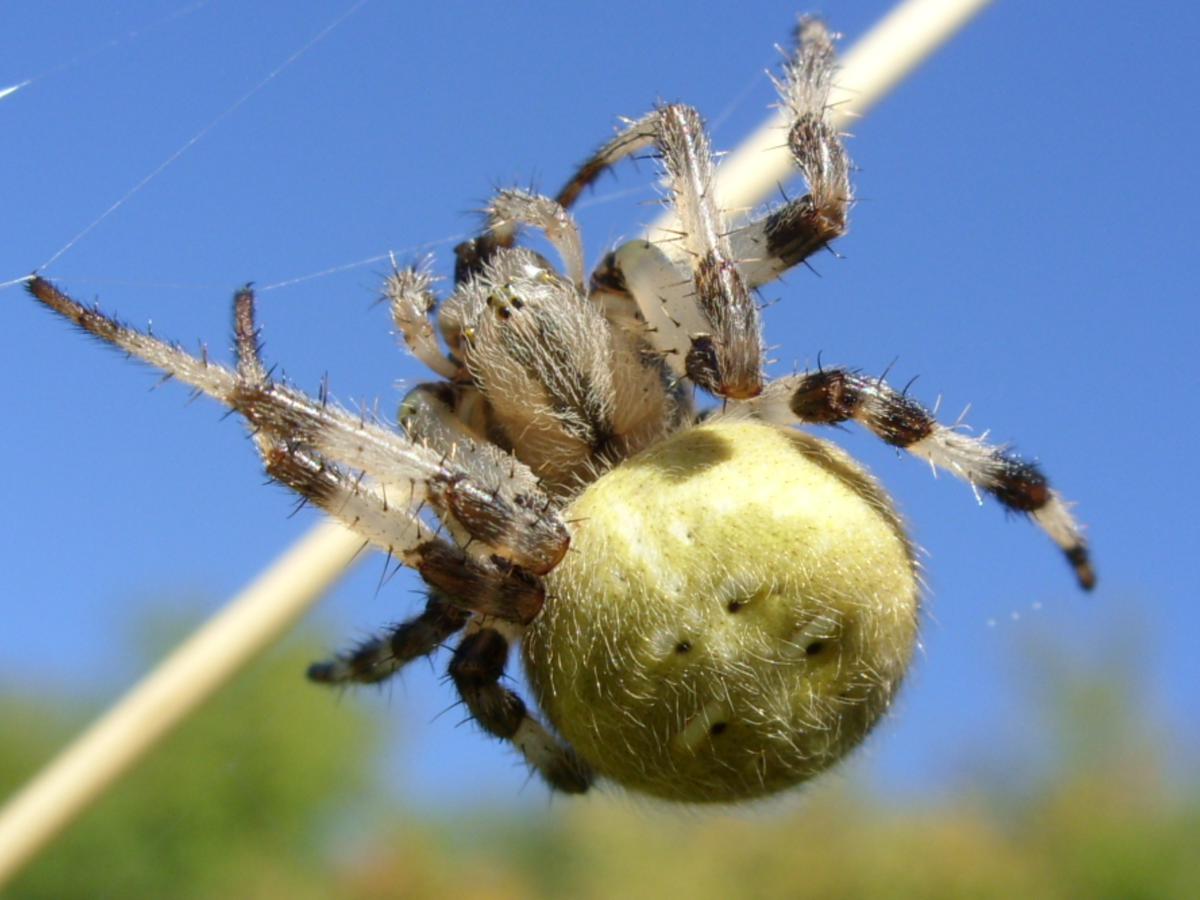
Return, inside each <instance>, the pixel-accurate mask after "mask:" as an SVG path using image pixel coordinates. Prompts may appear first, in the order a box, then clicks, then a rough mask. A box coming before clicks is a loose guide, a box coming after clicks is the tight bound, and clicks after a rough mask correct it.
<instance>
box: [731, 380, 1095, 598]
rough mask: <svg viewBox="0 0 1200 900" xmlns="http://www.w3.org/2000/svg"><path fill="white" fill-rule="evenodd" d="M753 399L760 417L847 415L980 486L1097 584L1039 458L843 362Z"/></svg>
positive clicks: (1086, 584) (1087, 584)
mask: <svg viewBox="0 0 1200 900" xmlns="http://www.w3.org/2000/svg"><path fill="white" fill-rule="evenodd" d="M753 406H754V408H755V409H756V410H757V412H758V413H759V414H760V415H761V416H762V417H763V418H765V419H768V420H771V421H775V422H779V423H788V424H790V423H794V422H800V423H807V424H818V425H833V424H836V423H838V422H845V421H847V420H849V419H853V420H854V421H856V422H858V423H860V424H861V425H863V426H865V427H866V428H868V429H870V430H871V431H872V432H873V433H874V434H875V435H876V436H877V437H879V438H880V439H882V440H883V441H885V442H887V443H889V444H891V445H892V446H894V447H899V448H901V449H903V450H906V451H907V452H909V453H911V454H913V455H914V456H918V457H921V458H922V459H925V460H928V461H929V462H930V464H932V465H934V466H936V467H938V468H941V469H945V470H946V471H948V472H950V473H952V474H954V475H956V476H958V477H959V478H961V479H963V480H964V481H966V482H967V483H969V484H970V485H971V486H972V487H979V488H982V489H983V490H984V491H986V492H987V493H989V494H991V495H992V496H993V497H995V498H996V499H997V500H998V501H999V502H1000V503H1001V504H1002V505H1003V506H1005V507H1006V508H1007V509H1010V510H1013V511H1015V512H1019V513H1025V514H1027V515H1028V516H1029V517H1030V518H1031V519H1033V521H1034V522H1035V523H1036V524H1037V525H1038V526H1039V527H1040V528H1041V529H1042V530H1043V531H1045V532H1046V534H1048V535H1049V536H1050V538H1051V540H1053V541H1054V543H1055V544H1057V545H1058V546H1059V548H1060V549H1061V550H1062V551H1063V553H1064V554H1065V555H1066V557H1067V561H1068V562H1069V563H1070V565H1071V567H1072V568H1073V569H1074V571H1075V577H1076V579H1077V580H1078V582H1079V585H1080V587H1082V588H1084V589H1085V590H1091V589H1092V588H1093V587H1094V586H1095V584H1096V573H1095V571H1094V569H1093V568H1092V563H1091V558H1090V555H1089V553H1088V547H1087V543H1086V541H1085V540H1084V538H1083V533H1082V530H1081V528H1080V526H1079V524H1078V523H1077V522H1076V521H1075V519H1074V517H1073V516H1072V515H1071V512H1070V505H1069V504H1068V503H1066V502H1065V501H1064V500H1063V498H1062V496H1061V495H1060V494H1059V493H1058V492H1057V491H1055V490H1053V489H1052V488H1051V487H1050V483H1049V481H1047V479H1046V476H1045V475H1043V474H1042V471H1041V469H1040V468H1038V466H1037V465H1035V464H1034V463H1032V462H1029V461H1028V460H1024V459H1021V458H1020V457H1019V456H1017V455H1016V454H1014V453H1012V452H1011V451H1009V450H1007V449H1005V448H1004V447H999V446H996V445H993V444H989V443H987V442H986V441H983V440H981V439H979V438H975V437H971V436H970V435H966V434H963V433H962V432H961V431H959V430H957V429H956V428H954V427H947V426H945V425H942V424H941V423H939V422H938V421H937V420H936V419H935V418H934V417H933V414H932V413H930V412H929V411H928V410H926V409H925V408H924V407H923V406H921V405H920V404H919V403H917V402H916V401H915V400H912V399H911V398H909V397H907V396H905V395H904V394H903V393H899V392H897V391H896V390H895V389H893V388H892V387H890V386H888V385H887V384H886V383H885V382H884V381H883V380H882V379H875V378H863V377H862V376H860V375H857V374H855V373H853V372H850V371H848V370H846V369H824V370H821V371H818V372H810V373H807V374H804V375H793V376H791V377H790V378H782V379H780V380H778V381H776V382H774V383H772V384H771V385H770V386H769V387H768V389H767V390H766V391H765V392H764V393H763V395H762V396H761V397H759V398H757V399H756V400H755V401H754V404H753Z"/></svg>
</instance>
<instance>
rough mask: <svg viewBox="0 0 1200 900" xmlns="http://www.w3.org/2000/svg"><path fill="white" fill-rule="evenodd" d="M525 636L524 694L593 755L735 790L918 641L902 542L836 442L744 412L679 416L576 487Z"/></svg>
mask: <svg viewBox="0 0 1200 900" xmlns="http://www.w3.org/2000/svg"><path fill="white" fill-rule="evenodd" d="M568 519H569V520H571V521H573V522H574V526H573V532H574V533H573V536H572V546H571V551H570V552H569V553H568V554H567V556H566V557H565V558H564V560H563V561H562V563H561V564H560V565H559V566H558V568H556V569H555V570H554V571H553V572H552V573H551V574H550V575H549V576H548V578H547V600H546V605H545V607H544V609H543V611H542V613H541V614H540V615H539V616H538V617H537V619H535V621H534V622H533V623H532V625H531V626H530V628H529V631H528V632H527V634H526V637H525V640H524V647H525V658H526V668H527V670H528V673H529V678H530V681H531V683H532V685H533V688H534V690H535V692H536V693H537V695H538V700H539V703H540V705H541V706H542V708H543V709H544V710H545V712H546V714H547V715H548V716H549V717H550V719H551V720H552V722H553V723H554V725H555V727H556V728H557V729H558V730H559V731H560V732H561V733H562V736H563V737H564V738H565V739H566V740H567V741H569V742H570V743H571V744H572V745H573V746H574V748H575V750H576V751H577V753H578V754H579V756H580V757H581V758H582V759H584V760H586V761H587V762H588V763H589V764H590V765H591V766H592V767H594V768H595V769H596V771H597V772H599V773H600V774H602V775H604V776H606V777H608V778H609V779H611V780H613V781H615V782H618V783H620V784H623V785H625V786H627V787H629V788H632V789H635V790H639V791H643V792H646V793H649V794H653V795H656V796H659V797H664V798H668V799H672V800H679V801H688V802H706V801H707V802H730V801H737V800H743V799H749V798H753V797H758V796H763V795H767V794H771V793H774V792H776V791H779V790H782V789H784V788H787V787H790V786H792V785H794V784H797V783H799V782H801V781H804V780H806V779H808V778H810V777H812V776H814V775H816V774H817V773H819V772H821V771H823V770H824V769H827V768H828V767H829V766H831V765H833V764H834V763H836V762H837V761H838V760H840V759H841V758H842V757H844V756H845V755H846V754H847V753H848V752H849V751H850V750H851V749H852V748H853V747H854V746H856V745H857V744H858V743H859V742H860V741H861V740H862V738H863V737H864V736H865V735H866V734H867V732H868V731H869V730H870V729H871V727H872V726H873V725H874V724H875V722H876V721H877V720H878V719H879V717H880V716H881V715H882V714H883V713H884V712H885V711H886V709H887V708H888V706H889V704H890V702H891V699H892V697H893V695H894V693H895V691H896V688H897V687H898V685H899V683H900V681H901V679H902V678H903V675H904V672H905V670H906V669H907V667H908V663H909V660H910V658H911V655H912V650H913V647H914V645H915V642H916V634H917V618H918V615H917V614H918V603H919V592H918V583H917V581H918V580H917V575H916V570H915V564H914V562H913V555H912V547H911V545H910V543H909V541H908V538H907V537H906V535H905V533H904V530H903V527H902V525H901V523H900V521H899V518H898V516H897V515H896V513H895V512H894V511H893V509H892V506H891V504H890V501H889V500H888V498H887V497H886V495H885V494H884V493H883V491H882V490H881V489H880V488H879V487H878V485H877V484H876V483H875V481H874V480H873V479H872V478H871V477H870V476H868V475H867V474H866V473H865V472H864V471H863V470H862V469H861V468H859V467H858V466H857V465H856V464H855V463H853V462H852V461H851V460H850V459H849V458H848V457H847V456H846V455H845V454H844V453H842V452H841V451H839V450H837V449H836V448H834V447H832V446H830V445H829V444H826V443H824V442H821V441H818V440H816V439H815V438H812V437H810V436H808V435H805V434H801V433H798V432H794V431H785V430H783V429H779V428H775V427H772V426H768V425H763V424H758V423H753V422H737V423H729V422H726V423H717V424H712V425H707V426H702V427H698V428H694V429H691V430H689V431H686V432H683V433H681V434H679V435H677V436H676V437H674V438H671V439H670V440H667V441H665V442H663V443H662V444H659V445H657V446H655V447H653V448H652V449H650V450H649V451H647V452H645V453H643V454H641V455H640V456H637V457H635V458H633V459H631V460H629V461H627V462H625V463H624V464H622V465H621V466H619V467H618V468H616V469H614V470H613V471H612V472H609V473H608V474H606V475H605V476H603V477H602V478H601V479H599V480H598V481H597V482H595V483H594V484H592V485H591V486H590V487H589V488H588V489H587V490H586V491H584V492H583V494H581V495H580V497H579V498H578V499H577V500H576V501H575V503H574V504H573V505H572V507H571V509H570V510H569V513H568Z"/></svg>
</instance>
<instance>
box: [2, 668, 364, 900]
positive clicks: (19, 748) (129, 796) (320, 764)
mask: <svg viewBox="0 0 1200 900" xmlns="http://www.w3.org/2000/svg"><path fill="white" fill-rule="evenodd" d="M317 655H318V654H317V653H316V652H314V650H313V649H312V648H311V647H308V648H297V647H295V646H291V647H290V648H288V649H285V650H283V651H281V652H275V653H272V654H271V655H270V656H269V658H267V659H266V660H264V661H262V662H260V663H259V664H257V665H256V666H254V667H253V668H252V669H251V670H250V671H249V672H247V673H246V674H245V675H243V676H242V677H241V678H240V679H238V680H237V682H236V683H235V684H234V685H233V686H231V687H230V688H229V689H227V690H225V691H224V692H223V693H222V694H221V695H219V696H218V697H217V698H216V699H215V700H214V701H212V702H211V703H210V704H209V705H208V706H207V707H205V708H204V709H203V710H202V711H201V712H200V713H198V714H197V715H196V716H194V717H193V718H192V719H191V720H190V721H189V722H188V723H187V724H186V725H185V726H184V727H183V728H181V729H180V730H179V732H177V733H176V734H174V735H173V736H172V737H171V738H170V739H169V740H168V741H167V742H166V743H165V744H164V745H163V746H161V747H159V748H158V749H157V750H156V751H155V752H154V754H153V755H152V756H151V757H150V758H149V759H148V760H147V761H145V762H144V763H143V764H142V765H141V766H139V768H138V769H137V770H136V771H134V772H132V773H131V774H130V775H129V777H128V778H127V779H126V780H125V781H123V782H122V783H121V784H119V785H118V786H117V787H116V788H115V789H114V790H113V791H112V792H111V793H110V794H108V795H107V796H106V797H104V799H102V800H101V801H100V802H99V803H98V804H97V805H96V806H95V807H94V808H93V809H91V810H90V811H89V812H88V813H87V814H86V815H85V816H84V817H83V818H82V819H81V820H80V821H79V822H78V823H76V824H75V825H74V826H73V827H72V828H71V829H70V830H68V832H67V833H66V834H65V835H64V836H63V837H62V838H61V839H60V840H59V841H58V842H57V843H55V844H53V845H52V846H51V847H50V848H49V849H47V850H46V851H45V852H44V853H43V854H42V856H41V857H40V858H39V859H37V860H36V861H35V863H34V864H33V865H31V866H30V868H29V869H28V870H27V871H26V872H25V873H23V875H22V876H21V877H20V878H19V879H18V880H17V881H16V883H15V884H14V885H13V886H12V888H11V894H6V895H5V896H11V897H13V898H30V900H33V898H39V900H40V898H46V900H68V898H72V897H81V898H82V897H87V898H95V897H114V898H118V897H119V898H125V897H139V898H140V897H147V898H149V897H171V898H191V897H197V898H199V897H218V896H221V897H231V896H238V897H248V896H256V895H261V896H283V895H286V896H289V897H306V896H319V894H316V893H313V891H312V890H311V885H312V882H313V881H314V880H317V881H319V880H320V875H321V872H322V869H323V867H324V866H326V865H327V864H328V859H327V857H326V855H325V854H324V853H322V852H321V851H322V849H323V848H324V847H326V846H327V845H328V843H329V838H330V831H331V827H332V826H333V825H334V824H335V823H336V822H337V821H338V816H339V815H341V814H343V813H345V812H346V811H347V810H348V809H350V807H351V804H352V803H353V801H355V800H356V799H357V800H361V799H362V797H363V792H364V789H365V787H366V784H365V782H364V779H365V778H366V777H367V774H368V773H369V772H370V760H371V757H372V751H373V749H374V748H373V743H374V741H373V732H372V729H371V728H370V727H369V725H368V723H367V722H366V721H365V720H364V718H363V716H362V715H361V714H355V713H354V711H353V707H352V705H351V708H350V709H347V705H346V704H342V705H341V706H340V707H339V706H336V705H335V704H332V703H331V702H330V697H329V695H328V693H326V692H322V691H317V690H312V689H310V688H308V687H307V686H306V685H305V683H304V680H303V672H304V667H305V665H306V664H307V663H308V662H309V661H311V660H312V659H313V658H315V657H316V656H317ZM46 709H53V704H52V703H47V702H45V701H42V702H39V703H31V702H28V701H20V700H15V699H10V700H6V701H3V702H0V720H2V721H4V722H5V723H6V725H5V732H6V734H9V735H12V738H13V739H11V740H6V741H5V742H4V744H3V745H0V790H2V791H3V792H4V793H8V792H9V791H10V790H12V789H13V788H15V787H16V786H17V785H18V784H20V782H21V781H22V780H23V779H24V778H25V777H28V775H29V774H30V773H31V772H32V771H33V770H34V769H35V768H36V766H37V765H40V764H41V763H43V762H44V761H45V760H46V759H47V758H48V757H49V756H50V754H51V753H52V748H54V747H55V746H56V745H58V744H60V743H61V740H62V735H63V734H64V733H66V727H65V720H66V717H62V718H61V719H59V720H53V721H49V720H48V716H47V714H46V712H45V710H46ZM78 724H79V720H78V719H76V726H78ZM13 725H15V727H12V726H13Z"/></svg>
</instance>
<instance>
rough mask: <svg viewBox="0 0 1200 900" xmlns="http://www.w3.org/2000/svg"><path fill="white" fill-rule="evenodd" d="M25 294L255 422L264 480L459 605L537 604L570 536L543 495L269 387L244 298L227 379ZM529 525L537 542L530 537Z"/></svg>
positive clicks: (95, 317) (91, 317)
mask: <svg viewBox="0 0 1200 900" xmlns="http://www.w3.org/2000/svg"><path fill="white" fill-rule="evenodd" d="M29 289H30V292H31V293H32V294H33V295H34V296H35V297H36V298H37V299H39V300H40V301H42V302H43V303H45V304H46V305H47V306H49V307H50V308H51V309H53V310H54V311H55V312H58V313H59V314H61V315H63V316H64V317H66V318H68V319H70V320H71V321H72V322H74V323H75V324H76V325H78V326H79V327H80V328H82V329H83V330H84V331H86V332H88V333H89V334H92V335H94V336H96V337H99V338H101V339H102V340H104V341H106V342H107V343H109V344H112V345H114V346H116V347H118V348H120V349H123V350H125V351H126V352H128V353H129V354H130V355H132V356H134V357H136V358H137V359H139V360H141V361H143V362H146V363H149V364H151V365H153V366H156V367H157V368H159V369H161V370H163V371H164V372H166V373H167V374H168V375H170V376H172V377H174V378H176V379H178V380H180V381H183V382H184V383H186V384H189V385H191V386H192V387H194V388H196V389H198V390H199V391H201V392H203V393H205V394H208V395H209V396H211V397H213V398H214V399H217V400H219V401H221V402H222V403H224V404H226V405H227V406H230V407H232V408H233V409H235V410H237V411H238V412H240V413H241V414H242V415H243V416H245V418H246V420H247V421H248V422H249V423H250V425H251V426H252V429H253V432H254V440H255V443H256V445H257V447H258V449H259V452H260V453H261V455H262V457H263V460H264V462H265V465H266V469H267V472H268V474H270V475H271V476H272V477H273V478H275V479H276V480H278V481H280V482H281V483H282V484H285V485H287V486H288V487H291V488H292V489H293V490H295V491H297V492H298V493H300V494H301V495H302V496H304V497H306V498H308V499H310V500H312V501H313V502H314V503H315V504H316V505H317V506H319V507H320V508H322V509H324V510H325V511H326V512H328V513H330V514H331V515H332V516H333V517H334V518H336V519H338V520H340V521H342V522H343V523H344V524H346V525H347V526H349V527H350V528H353V529H355V530H357V531H359V532H360V533H361V534H363V536H364V537H365V538H366V539H367V540H368V541H369V542H371V543H373V544H375V545H376V546H378V547H380V548H382V549H384V550H388V551H390V552H393V553H395V554H396V555H397V556H399V557H400V558H402V559H403V560H404V561H405V562H406V563H407V564H408V565H410V566H412V567H413V568H416V569H417V570H418V571H419V572H420V573H421V575H422V577H424V578H425V580H426V581H427V582H429V583H430V584H432V585H434V586H435V587H439V588H441V589H442V590H444V591H445V592H446V593H447V594H449V595H451V596H452V597H453V598H454V600H455V602H457V603H459V604H460V605H462V606H464V607H466V608H469V609H477V610H479V611H483V612H489V613H490V614H494V615H498V616H503V617H506V618H511V619H515V620H519V621H528V620H529V619H530V618H532V617H533V616H534V615H536V613H537V611H538V609H540V608H541V603H542V599H543V597H544V590H543V588H542V586H541V584H540V582H539V581H538V580H537V579H536V578H535V577H533V576H532V575H530V574H529V572H535V573H537V572H545V571H549V570H550V569H551V568H553V566H554V565H555V564H556V563H557V561H558V560H559V559H561V558H562V554H563V553H565V552H566V548H567V544H568V543H569V540H570V536H569V533H568V532H567V530H566V526H565V524H564V523H562V521H561V520H559V519H558V516H557V513H556V511H555V510H554V509H553V508H552V507H551V505H550V503H549V500H548V499H547V498H546V497H545V495H544V494H539V496H538V497H537V498H536V500H530V498H528V497H526V496H525V495H523V494H521V495H514V496H513V502H509V500H508V499H506V498H505V496H504V494H503V492H500V491H495V492H493V491H491V490H489V489H488V488H485V487H483V486H481V485H479V484H477V483H475V482H473V481H472V480H471V479H470V478H469V477H468V476H467V475H466V474H465V473H463V472H461V471H458V470H455V469H452V468H449V467H447V466H444V465H442V464H441V458H440V457H439V456H438V455H437V454H436V452H435V451H433V450H430V449H429V448H426V447H421V446H419V445H416V444H412V443H411V442H408V441H405V440H404V439H403V438H401V437H400V436H398V435H396V434H394V433H392V432H390V431H387V430H386V429H383V428H381V427H379V426H375V425H371V424H369V423H364V422H361V421H359V420H357V419H355V418H354V417H353V416H351V415H349V414H348V413H346V412H345V411H342V410H338V409H336V408H334V407H331V406H328V405H322V404H321V403H318V402H317V401H314V400H312V399H310V398H308V397H306V396H305V395H303V394H301V393H299V392H298V391H294V390H292V389H290V388H288V387H286V386H283V385H278V384H275V383H273V382H270V381H269V380H267V378H266V373H265V370H264V368H263V366H262V363H261V361H260V360H259V358H258V349H257V346H258V345H257V340H258V337H257V331H256V330H255V328H254V317H253V305H252V303H253V297H252V295H251V293H250V292H249V291H241V292H239V293H238V295H237V298H236V311H235V328H236V332H237V333H236V335H235V339H236V343H237V347H238V351H239V362H238V371H237V372H233V371H230V370H229V369H227V368H225V367H223V366H221V365H218V364H216V363H213V362H210V361H208V360H207V359H201V358H198V357H194V356H192V355H191V354H189V353H186V352H184V351H183V350H181V349H180V348H179V347H177V346H174V345H171V344H168V343H166V342H164V341H161V340H159V339H157V338H154V337H151V336H150V335H148V334H145V333H143V332H139V331H137V330H135V329H131V328H128V327H126V326H124V325H122V324H121V323H119V322H117V321H116V320H115V319H113V318H111V317H109V316H106V315H104V314H103V313H101V312H99V311H98V310H95V309H89V308H87V307H85V306H83V305H82V304H80V303H78V302H76V301H75V300H72V299H71V298H70V297H68V296H67V295H66V294H63V293H62V292H61V291H59V290H58V289H57V288H55V287H54V286H53V285H52V284H51V283H50V282H48V281H46V280H44V279H41V278H35V279H33V280H32V281H31V282H30V285H29ZM329 459H337V460H339V461H341V462H342V463H343V464H348V465H351V466H355V467H357V468H360V469H363V470H364V472H367V474H371V473H370V472H368V471H367V470H375V471H377V472H379V473H381V477H380V479H379V480H380V483H379V484H376V483H374V482H372V481H371V480H369V479H367V478H366V477H365V476H364V475H360V476H356V477H352V476H351V475H350V474H348V473H347V472H346V471H345V470H344V469H342V468H341V467H340V466H339V465H338V464H337V463H334V462H329V461H328V460H329ZM389 483H390V484H392V485H393V494H392V501H391V502H389V499H388V494H387V488H388V484H389ZM425 500H429V501H430V502H431V503H433V504H434V505H440V508H441V510H442V511H444V512H445V514H446V515H447V516H448V517H452V518H453V520H454V522H455V523H457V524H458V525H459V526H460V527H461V528H462V529H463V530H464V531H465V532H466V533H467V534H468V535H472V536H477V537H478V539H479V541H480V542H481V543H483V544H485V545H487V546H488V547H493V548H495V549H496V551H497V552H496V558H495V559H488V558H484V559H470V558H468V557H467V556H466V555H465V554H464V553H463V552H462V551H460V550H458V549H457V548H455V547H453V546H451V545H450V544H448V543H447V542H445V541H443V540H442V539H440V538H438V537H437V536H436V535H435V534H434V533H433V532H432V530H431V529H430V528H429V527H428V526H427V525H425V524H424V523H423V522H422V521H421V519H420V518H419V511H420V506H421V504H422V502H423V501H425ZM396 501H400V502H398V503H397V502H396ZM538 523H541V524H538ZM528 525H533V526H534V529H533V530H534V531H535V532H540V535H541V536H540V537H535V538H533V539H532V541H530V540H529V538H528V537H527V531H526V526H528ZM547 529H549V530H547ZM555 532H557V533H558V536H557V537H554V536H552V535H553V533H555ZM547 538H549V540H547ZM514 550H515V551H516V552H513V551H514ZM530 551H532V552H530Z"/></svg>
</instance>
